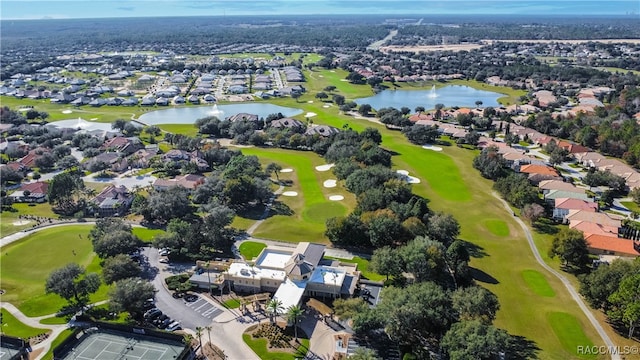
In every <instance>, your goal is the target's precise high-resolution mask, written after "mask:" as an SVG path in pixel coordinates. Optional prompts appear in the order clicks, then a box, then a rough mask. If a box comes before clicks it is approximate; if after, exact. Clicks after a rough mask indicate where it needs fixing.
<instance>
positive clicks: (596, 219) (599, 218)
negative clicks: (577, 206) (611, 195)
mask: <svg viewBox="0 0 640 360" xmlns="http://www.w3.org/2000/svg"><path fill="white" fill-rule="evenodd" d="M567 219H569V220H570V221H574V220H575V221H588V222H592V223H596V224H599V225H606V226H613V227H616V228H619V227H620V226H622V221H620V220H618V219H615V218H613V217H612V216H610V215H608V214H606V213H602V212H590V211H584V210H570V211H569V215H567Z"/></svg>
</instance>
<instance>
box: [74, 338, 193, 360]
mask: <svg viewBox="0 0 640 360" xmlns="http://www.w3.org/2000/svg"><path fill="white" fill-rule="evenodd" d="M171 342H172V341H168V340H160V339H158V340H153V339H151V338H149V337H144V336H138V335H135V334H126V335H116V334H112V333H107V332H95V333H92V334H88V335H87V336H84V337H83V338H82V339H81V340H80V342H79V343H78V344H76V345H75V347H73V348H72V349H71V350H69V352H67V354H66V355H65V356H64V357H63V358H62V359H65V360H75V359H77V360H120V359H122V360H124V359H127V360H169V359H176V358H177V357H178V355H180V353H181V352H182V350H183V349H184V347H185V346H184V345H182V344H179V343H177V342H174V344H170V343H171Z"/></svg>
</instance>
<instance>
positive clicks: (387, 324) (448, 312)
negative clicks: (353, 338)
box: [336, 281, 534, 359]
mask: <svg viewBox="0 0 640 360" xmlns="http://www.w3.org/2000/svg"><path fill="white" fill-rule="evenodd" d="M345 302H347V303H346V304H345ZM360 302H361V300H347V301H336V315H338V316H341V317H346V316H351V317H352V319H353V328H354V330H355V331H356V334H358V335H359V336H363V337H374V336H375V334H376V333H378V332H379V331H380V330H381V329H384V332H385V333H386V334H387V335H388V336H389V337H390V338H391V340H392V341H394V342H395V343H397V344H399V345H400V347H401V349H403V351H406V352H407V353H412V354H413V355H414V356H417V357H418V358H424V359H426V358H430V357H431V355H432V354H441V355H443V356H444V358H450V359H497V358H500V357H501V356H505V357H506V358H512V357H513V358H527V357H530V356H533V353H534V352H533V350H532V349H531V347H526V346H525V347H521V346H516V345H515V343H516V339H515V337H513V336H511V335H509V334H508V333H507V332H506V331H505V330H502V329H498V328H496V327H495V326H493V325H492V322H493V320H494V319H495V316H496V312H497V311H498V309H499V307H500V305H499V303H498V299H497V298H496V296H495V295H494V294H492V293H491V292H489V291H488V290H486V289H484V288H482V287H479V286H475V285H472V286H468V287H461V288H458V289H456V290H450V289H446V288H443V287H442V286H440V285H438V284H437V283H435V282H432V281H422V282H416V283H414V284H411V285H408V286H406V287H395V286H390V287H385V288H384V289H383V290H382V294H381V300H380V302H379V303H378V305H377V306H376V307H375V308H373V309H370V308H368V307H366V306H361V304H359V303H360ZM345 310H346V311H345ZM407 329H410V330H411V331H407Z"/></svg>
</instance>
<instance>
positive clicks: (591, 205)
mask: <svg viewBox="0 0 640 360" xmlns="http://www.w3.org/2000/svg"><path fill="white" fill-rule="evenodd" d="M555 207H556V208H557V209H569V210H584V211H591V212H596V211H598V204H597V203H595V202H593V201H584V200H580V199H570V198H559V199H556V201H555Z"/></svg>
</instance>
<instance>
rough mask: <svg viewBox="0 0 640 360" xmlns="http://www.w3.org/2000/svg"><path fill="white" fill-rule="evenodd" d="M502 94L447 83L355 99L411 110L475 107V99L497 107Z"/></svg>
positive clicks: (372, 104)
mask: <svg viewBox="0 0 640 360" xmlns="http://www.w3.org/2000/svg"><path fill="white" fill-rule="evenodd" d="M502 96H504V95H503V94H500V93H496V92H493V91H485V90H476V89H474V88H472V87H469V86H462V85H449V86H445V87H442V88H439V89H429V90H384V91H381V92H379V93H377V94H376V95H374V96H370V97H366V98H360V99H356V100H355V101H356V103H357V104H358V105H362V104H369V105H371V107H373V108H374V109H376V110H377V109H381V108H385V107H394V108H397V109H400V108H401V107H403V106H406V107H408V108H409V109H411V111H413V110H414V109H415V108H416V107H418V106H423V107H424V108H425V109H433V108H435V106H436V104H444V106H445V107H454V106H458V107H476V101H482V105H481V106H482V107H487V106H493V107H499V106H500V104H499V103H498V98H500V97H502Z"/></svg>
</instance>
